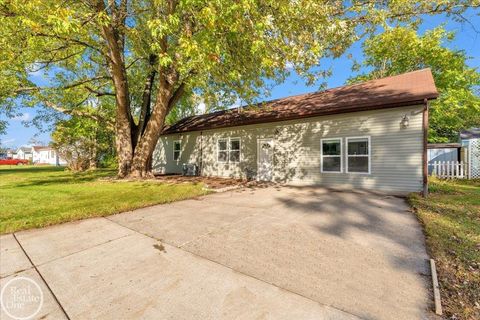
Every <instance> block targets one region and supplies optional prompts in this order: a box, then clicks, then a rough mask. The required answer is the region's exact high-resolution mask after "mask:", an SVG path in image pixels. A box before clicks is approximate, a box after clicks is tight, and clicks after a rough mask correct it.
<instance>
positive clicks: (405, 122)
mask: <svg viewBox="0 0 480 320" xmlns="http://www.w3.org/2000/svg"><path fill="white" fill-rule="evenodd" d="M409 124H410V119H409V118H408V116H407V115H406V114H405V115H403V117H402V121H400V126H401V127H402V128H408V125H409Z"/></svg>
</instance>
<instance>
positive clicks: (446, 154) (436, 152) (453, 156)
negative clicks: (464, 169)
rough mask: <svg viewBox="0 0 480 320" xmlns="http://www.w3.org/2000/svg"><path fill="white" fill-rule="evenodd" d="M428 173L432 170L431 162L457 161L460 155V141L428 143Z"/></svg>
mask: <svg viewBox="0 0 480 320" xmlns="http://www.w3.org/2000/svg"><path fill="white" fill-rule="evenodd" d="M427 148H428V154H427V160H428V174H431V173H432V171H433V164H434V163H435V162H438V161H459V159H460V155H461V145H460V143H429V144H428V146H427Z"/></svg>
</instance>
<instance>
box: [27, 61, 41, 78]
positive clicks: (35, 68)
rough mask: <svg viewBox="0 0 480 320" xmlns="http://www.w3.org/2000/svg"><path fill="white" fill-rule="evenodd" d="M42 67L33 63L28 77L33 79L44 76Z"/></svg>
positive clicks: (29, 68) (28, 69)
mask: <svg viewBox="0 0 480 320" xmlns="http://www.w3.org/2000/svg"><path fill="white" fill-rule="evenodd" d="M41 67H42V65H41V64H40V63H32V64H31V65H30V66H29V67H28V68H27V71H28V75H29V76H32V77H37V76H43V70H42V69H41Z"/></svg>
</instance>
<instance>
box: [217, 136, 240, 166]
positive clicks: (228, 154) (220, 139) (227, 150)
mask: <svg viewBox="0 0 480 320" xmlns="http://www.w3.org/2000/svg"><path fill="white" fill-rule="evenodd" d="M232 140H238V145H239V147H238V152H239V157H238V158H239V159H238V161H230V151H236V150H232V149H231V141H232ZM220 141H226V142H227V149H226V150H222V151H224V152H227V160H226V161H220V160H218V155H219V153H220V148H219V146H218V144H219V143H220ZM241 161H242V139H241V138H240V137H228V138H218V139H217V163H240V162H241Z"/></svg>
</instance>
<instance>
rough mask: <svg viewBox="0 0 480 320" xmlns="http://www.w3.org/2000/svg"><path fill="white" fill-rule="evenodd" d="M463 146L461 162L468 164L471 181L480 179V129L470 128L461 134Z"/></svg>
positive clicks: (460, 138)
mask: <svg viewBox="0 0 480 320" xmlns="http://www.w3.org/2000/svg"><path fill="white" fill-rule="evenodd" d="M459 142H460V144H461V146H462V152H461V160H462V161H463V162H464V163H467V167H468V176H469V177H470V179H479V178H480V128H470V129H467V130H462V131H460V133H459Z"/></svg>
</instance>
